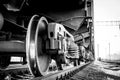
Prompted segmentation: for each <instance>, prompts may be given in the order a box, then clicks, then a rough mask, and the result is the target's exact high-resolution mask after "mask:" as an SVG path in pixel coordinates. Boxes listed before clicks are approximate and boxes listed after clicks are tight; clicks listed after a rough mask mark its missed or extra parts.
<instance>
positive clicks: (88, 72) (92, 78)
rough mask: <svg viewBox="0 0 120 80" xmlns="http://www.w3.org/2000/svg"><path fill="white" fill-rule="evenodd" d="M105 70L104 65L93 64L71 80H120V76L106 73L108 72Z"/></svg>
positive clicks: (99, 63)
mask: <svg viewBox="0 0 120 80" xmlns="http://www.w3.org/2000/svg"><path fill="white" fill-rule="evenodd" d="M102 66H104V67H102ZM107 66H108V65H107ZM104 69H105V64H104V63H101V62H93V63H92V64H90V65H89V66H87V67H86V68H84V69H83V70H81V71H79V72H78V73H77V74H75V75H74V76H73V77H71V78H70V79H69V80H120V76H116V75H113V74H109V73H106V70H104ZM111 72H112V71H111ZM114 73H115V72H114Z"/></svg>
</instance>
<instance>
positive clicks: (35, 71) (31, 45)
mask: <svg viewBox="0 0 120 80" xmlns="http://www.w3.org/2000/svg"><path fill="white" fill-rule="evenodd" d="M43 22H45V23H43ZM47 23H48V22H47V20H46V19H45V18H44V17H41V18H39V16H38V15H34V16H33V17H32V18H31V20H30V22H29V25H28V31H27V36H26V56H27V62H28V67H29V70H30V72H31V73H32V75H34V76H44V75H46V73H47V68H48V66H49V62H48V61H49V60H50V57H49V56H48V55H46V54H43V52H42V51H41V52H42V55H41V54H40V53H41V52H40V51H39V50H40V49H38V48H39V47H40V46H38V44H42V43H41V42H42V39H41V38H42V37H43V36H41V35H40V36H41V37H40V39H41V40H40V43H38V42H39V39H38V37H39V35H38V33H39V34H41V33H42V31H44V30H45V29H46V25H47ZM41 24H45V25H44V26H42V25H41ZM42 60H46V62H45V61H44V62H45V63H46V64H48V65H42V66H43V67H46V68H41V61H42ZM42 64H43V63H42Z"/></svg>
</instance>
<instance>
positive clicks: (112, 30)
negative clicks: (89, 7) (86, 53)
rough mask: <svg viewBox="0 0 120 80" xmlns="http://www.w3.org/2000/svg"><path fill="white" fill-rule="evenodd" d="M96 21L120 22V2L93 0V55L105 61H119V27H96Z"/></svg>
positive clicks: (115, 0)
mask: <svg viewBox="0 0 120 80" xmlns="http://www.w3.org/2000/svg"><path fill="white" fill-rule="evenodd" d="M97 21H120V0H94V22H95V23H94V24H95V25H94V31H95V53H96V54H97V57H98V56H99V57H102V58H105V59H107V58H108V59H110V58H111V59H113V58H114V59H120V49H119V48H120V27H119V25H115V24H114V25H112V26H110V25H109V26H106V25H108V24H106V23H104V25H102V23H100V25H98V23H97ZM110 24H112V23H110ZM98 45H99V47H98ZM98 48H99V50H98ZM109 54H110V55H111V56H112V57H109V56H108V55H109Z"/></svg>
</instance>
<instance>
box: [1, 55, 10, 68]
mask: <svg viewBox="0 0 120 80" xmlns="http://www.w3.org/2000/svg"><path fill="white" fill-rule="evenodd" d="M10 59H11V57H10V56H0V68H1V69H5V68H7V67H8V66H9V64H10Z"/></svg>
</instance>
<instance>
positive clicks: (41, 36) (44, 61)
mask: <svg viewBox="0 0 120 80" xmlns="http://www.w3.org/2000/svg"><path fill="white" fill-rule="evenodd" d="M47 24H48V22H47V20H46V19H45V18H44V17H41V18H40V20H39V22H38V25H37V30H36V37H35V38H36V39H35V40H36V41H35V42H36V47H37V48H36V51H37V52H36V53H37V54H36V55H37V56H36V59H37V65H38V66H37V67H38V69H39V71H40V72H41V74H42V75H46V74H47V72H48V67H49V65H50V61H51V58H50V56H49V55H47V54H46V53H45V51H43V49H45V40H46V39H45V38H46V37H47Z"/></svg>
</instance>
